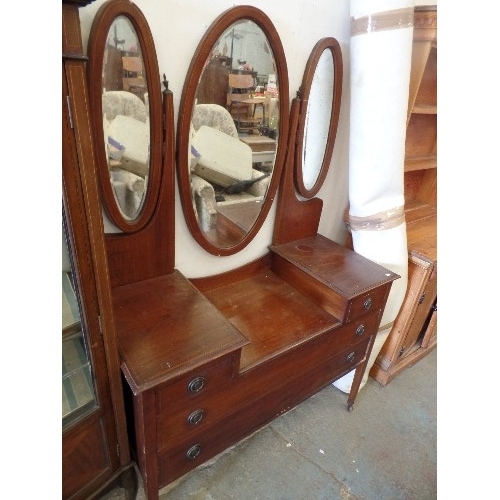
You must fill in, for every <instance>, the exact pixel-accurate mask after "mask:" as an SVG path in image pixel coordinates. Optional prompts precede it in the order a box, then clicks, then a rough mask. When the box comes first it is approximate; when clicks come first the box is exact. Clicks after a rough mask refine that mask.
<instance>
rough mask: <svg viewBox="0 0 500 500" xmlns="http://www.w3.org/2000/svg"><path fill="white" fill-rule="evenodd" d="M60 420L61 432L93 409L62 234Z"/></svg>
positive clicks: (68, 256) (76, 299) (76, 295)
mask: <svg viewBox="0 0 500 500" xmlns="http://www.w3.org/2000/svg"><path fill="white" fill-rule="evenodd" d="M62 245H63V252H62V253H63V259H62V419H63V429H65V428H67V427H68V426H69V425H71V424H73V423H74V422H76V421H78V420H80V419H81V418H82V417H84V416H86V415H88V414H89V413H90V412H91V411H92V410H94V409H95V408H96V406H97V399H96V390H95V383H94V375H93V371H92V364H91V358H90V355H89V349H88V340H87V335H86V333H85V325H84V323H83V321H82V317H83V315H82V314H81V312H80V298H79V292H78V283H77V280H76V279H75V274H74V272H73V263H72V258H71V251H70V245H69V244H68V238H67V234H66V232H65V228H64V224H63V232H62Z"/></svg>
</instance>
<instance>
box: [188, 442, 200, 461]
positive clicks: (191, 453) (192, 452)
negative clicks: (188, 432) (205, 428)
mask: <svg viewBox="0 0 500 500" xmlns="http://www.w3.org/2000/svg"><path fill="white" fill-rule="evenodd" d="M200 453H201V445H199V444H195V445H193V446H191V448H189V450H188V451H187V452H186V457H188V458H189V460H194V459H195V458H196V457H197V456H198V455H199V454H200Z"/></svg>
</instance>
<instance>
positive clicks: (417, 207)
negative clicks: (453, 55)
mask: <svg viewBox="0 0 500 500" xmlns="http://www.w3.org/2000/svg"><path fill="white" fill-rule="evenodd" d="M436 86H437V9H436V7H435V6H421V7H416V8H415V16H414V32H413V52H412V68H411V74H410V92H409V100H408V120H407V125H408V127H407V134H406V155H405V163H404V168H405V172H404V192H405V219H406V233H407V241H408V287H407V291H406V294H405V297H404V300H403V303H402V305H401V309H400V311H399V313H398V316H397V317H396V319H395V321H394V326H393V328H392V329H391V332H390V333H389V335H388V337H387V340H386V342H385V343H384V345H383V346H382V349H381V350H380V352H379V354H378V357H377V359H376V361H375V363H374V364H373V366H372V368H371V370H370V375H371V376H372V377H373V378H374V379H375V380H377V382H379V383H380V384H382V385H384V386H385V385H387V384H388V383H389V382H391V380H393V379H394V378H395V377H396V376H397V375H398V374H399V373H401V372H402V371H403V370H405V369H406V368H408V367H410V366H412V365H413V364H414V363H416V362H417V361H418V360H420V359H421V358H422V357H424V356H426V355H427V354H428V353H429V352H431V350H432V349H433V348H434V347H436V346H437V261H438V257H437V142H436V137H437V127H436V125H437V92H436V90H437V89H436Z"/></svg>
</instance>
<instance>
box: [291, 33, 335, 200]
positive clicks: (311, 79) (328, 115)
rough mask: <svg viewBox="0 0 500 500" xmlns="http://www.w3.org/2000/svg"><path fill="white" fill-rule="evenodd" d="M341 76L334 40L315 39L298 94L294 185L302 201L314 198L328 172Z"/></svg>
mask: <svg viewBox="0 0 500 500" xmlns="http://www.w3.org/2000/svg"><path fill="white" fill-rule="evenodd" d="M342 74H343V73H342V52H341V50H340V46H339V43H338V42H337V40H335V39H334V38H330V37H329V38H323V39H321V40H319V41H318V42H317V43H316V45H315V46H314V48H313V50H312V52H311V54H310V56H309V59H308V61H307V65H306V69H305V72H304V76H303V80H302V86H301V88H300V91H299V93H298V97H299V99H300V100H301V113H300V121H299V125H298V133H297V149H296V152H295V153H296V154H295V169H296V171H295V184H296V188H297V191H298V192H299V194H301V195H302V196H304V197H305V198H311V197H312V196H314V195H316V193H317V192H318V191H319V190H320V188H321V186H322V184H323V182H324V180H325V177H326V174H327V172H328V167H329V165H330V161H331V157H332V152H333V146H334V143H335V136H336V134H337V125H338V121H339V113H340V100H341V96H342Z"/></svg>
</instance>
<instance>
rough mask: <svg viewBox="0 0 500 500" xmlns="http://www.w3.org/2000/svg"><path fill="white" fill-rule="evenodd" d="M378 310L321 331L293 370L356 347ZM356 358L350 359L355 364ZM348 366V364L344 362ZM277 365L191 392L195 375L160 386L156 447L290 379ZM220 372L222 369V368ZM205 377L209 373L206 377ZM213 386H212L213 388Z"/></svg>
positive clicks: (372, 328)
mask: <svg viewBox="0 0 500 500" xmlns="http://www.w3.org/2000/svg"><path fill="white" fill-rule="evenodd" d="M380 315H381V311H375V313H372V314H367V315H366V316H363V317H362V318H359V319H357V320H356V321H353V322H351V323H349V324H348V325H345V326H343V327H342V328H338V329H335V330H333V331H331V332H328V333H326V334H325V335H324V337H323V338H322V339H321V340H319V339H318V340H316V342H314V343H313V344H314V345H315V346H316V347H313V345H311V348H310V349H301V350H300V352H299V351H297V356H299V354H300V357H299V358H298V361H297V363H299V365H296V364H294V366H295V369H294V370H293V373H296V374H297V375H300V376H307V373H308V372H309V371H310V370H311V369H312V368H313V367H314V366H315V365H317V363H318V362H317V359H318V356H319V355H320V353H321V352H324V353H325V354H324V356H323V357H322V360H327V359H332V358H335V359H342V358H339V355H340V353H342V352H345V353H346V356H347V355H349V354H350V353H351V352H353V351H356V352H357V348H358V345H359V344H360V343H363V345H364V344H365V340H367V339H369V337H370V336H372V335H375V334H376V333H377V329H378V324H379V321H380ZM358 361H359V359H356V360H355V361H353V364H356V363H357V362H358ZM346 366H348V365H346ZM279 370H280V368H279V366H278V367H274V368H273V366H269V367H268V369H263V368H262V369H261V370H258V372H259V373H254V374H253V375H252V376H250V379H252V380H247V378H249V377H238V376H236V377H235V378H225V379H224V378H223V379H220V380H219V379H217V378H216V379H215V381H214V382H215V383H214V384H209V383H207V385H206V387H205V388H204V389H203V390H202V391H200V392H198V393H196V394H194V395H193V394H190V393H188V392H187V391H186V384H188V383H189V381H190V380H192V379H193V378H195V377H196V376H197V373H198V372H193V376H192V377H191V378H190V377H187V378H185V379H184V380H182V381H180V382H179V383H177V384H173V385H171V386H169V387H165V388H163V389H162V390H161V397H160V405H159V406H160V412H159V414H158V422H157V449H158V450H163V449H164V448H167V447H171V446H172V443H174V442H179V440H185V439H189V438H190V437H191V436H194V435H196V434H198V433H199V432H201V431H203V430H204V429H206V428H207V427H208V426H210V425H211V424H212V423H213V422H215V421H218V420H220V419H221V418H223V417H224V416H225V415H228V414H230V413H232V412H234V411H235V410H236V409H237V408H239V407H241V406H243V405H245V404H246V403H247V401H248V399H249V398H250V399H254V398H255V399H256V400H258V399H259V397H260V396H261V393H262V386H265V387H269V386H271V385H272V384H276V380H282V379H285V380H289V378H290V377H291V376H293V373H291V372H289V371H287V372H286V373H285V372H281V371H279ZM222 372H223V370H222ZM207 380H208V377H207ZM212 387H214V388H215V390H212Z"/></svg>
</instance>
